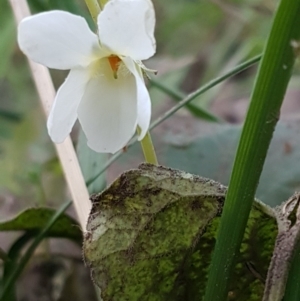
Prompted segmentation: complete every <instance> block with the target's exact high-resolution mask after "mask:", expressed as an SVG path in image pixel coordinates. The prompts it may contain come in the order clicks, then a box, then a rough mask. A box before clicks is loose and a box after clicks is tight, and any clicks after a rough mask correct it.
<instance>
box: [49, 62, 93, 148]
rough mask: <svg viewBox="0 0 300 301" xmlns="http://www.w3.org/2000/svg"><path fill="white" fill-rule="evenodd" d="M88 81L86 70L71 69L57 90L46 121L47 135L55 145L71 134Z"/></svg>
mask: <svg viewBox="0 0 300 301" xmlns="http://www.w3.org/2000/svg"><path fill="white" fill-rule="evenodd" d="M88 79H89V74H88V72H87V70H86V69H83V68H78V69H72V70H71V71H70V73H69V75H68V77H67V78H66V80H65V82H64V83H63V85H62V86H61V87H60V88H59V90H58V92H57V95H56V97H55V101H54V104H53V106H52V108H51V112H50V114H49V117H48V121H47V127H48V132H49V135H50V137H51V139H52V140H53V141H54V142H55V143H61V142H63V141H64V140H65V138H66V137H67V136H68V135H69V133H70V132H71V130H72V127H73V125H74V123H75V121H76V119H77V110H78V106H79V103H80V101H81V99H82V96H83V94H84V91H85V87H86V84H87V82H88Z"/></svg>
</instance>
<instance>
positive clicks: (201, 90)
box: [86, 55, 261, 186]
mask: <svg viewBox="0 0 300 301" xmlns="http://www.w3.org/2000/svg"><path fill="white" fill-rule="evenodd" d="M260 59H261V55H258V56H255V57H253V58H251V59H250V60H248V61H246V62H243V63H241V64H240V65H238V66H236V67H234V68H233V69H232V70H230V71H228V72H226V73H225V74H224V75H222V76H220V77H217V78H215V79H213V80H211V81H210V82H208V83H207V84H205V85H204V86H202V87H201V88H199V89H198V90H196V91H195V92H193V93H191V94H189V95H188V96H187V97H186V98H184V99H182V100H181V101H180V102H179V103H178V104H177V105H176V106H174V107H173V108H171V109H170V110H168V111H167V112H165V113H164V114H162V116H160V117H159V118H157V119H156V120H155V121H154V122H152V123H151V125H150V128H149V130H152V129H154V128H155V127H157V126H158V125H160V124H161V123H162V122H164V121H165V120H166V119H168V118H169V117H170V116H172V115H173V114H174V113H175V112H177V111H178V110H179V109H181V108H182V107H184V106H185V105H186V104H188V103H190V102H191V101H192V100H194V99H195V98H196V97H198V96H199V95H201V94H203V93H204V92H206V91H208V90H209V89H211V88H213V87H215V86H216V85H218V84H220V83H222V82H223V81H224V80H226V79H228V78H230V77H231V76H233V75H236V74H238V73H240V72H242V71H244V70H246V69H247V68H249V67H250V66H252V65H254V64H256V63H257V62H259V60H260ZM136 141H137V137H135V138H133V140H132V141H131V143H130V144H129V145H128V148H129V147H131V146H132V145H133V144H134V143H136ZM122 154H123V152H122V151H119V152H118V153H116V154H114V155H113V156H112V157H111V158H110V159H109V160H108V161H107V162H106V164H105V165H104V166H103V167H102V169H101V170H100V171H99V172H98V174H96V175H95V176H94V177H93V178H91V179H89V180H88V181H87V182H86V185H87V186H89V185H91V184H92V183H93V182H94V181H95V180H96V179H97V178H98V177H99V176H100V175H101V174H102V173H103V172H104V171H105V170H106V169H107V168H108V167H109V166H110V165H111V164H112V163H113V162H115V161H116V160H117V159H118V158H119V157H120V156H121V155H122Z"/></svg>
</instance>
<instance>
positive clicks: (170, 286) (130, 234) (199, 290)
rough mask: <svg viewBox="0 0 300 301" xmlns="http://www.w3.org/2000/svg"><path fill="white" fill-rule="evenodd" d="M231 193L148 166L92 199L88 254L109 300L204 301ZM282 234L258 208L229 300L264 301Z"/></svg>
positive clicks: (264, 210) (259, 205)
mask: <svg viewBox="0 0 300 301" xmlns="http://www.w3.org/2000/svg"><path fill="white" fill-rule="evenodd" d="M225 193H226V187H224V186H222V185H221V184H219V183H217V182H214V181H212V180H209V179H205V178H201V177H199V176H194V175H191V174H188V173H185V172H181V171H178V170H174V169H169V168H165V167H162V166H153V165H149V164H143V165H141V166H140V168H139V169H137V170H131V171H128V172H125V173H124V174H122V175H121V176H120V177H119V178H118V179H117V180H116V181H115V182H114V183H113V184H112V185H111V186H110V187H109V188H108V189H107V190H106V191H104V192H103V193H101V194H98V195H95V196H94V197H93V208H92V211H91V215H90V217H89V221H88V226H87V230H88V232H87V233H86V235H85V238H84V255H85V259H86V262H87V263H88V264H89V266H90V267H91V271H92V277H93V279H94V281H95V283H97V284H98V286H99V287H100V288H101V291H102V298H103V300H104V301H125V300H130V301H138V300H149V301H156V300H157V301H160V300H164V301H165V300H175V301H176V300H178V301H179V300H187V301H190V300H191V301H192V300H200V298H201V296H203V294H204V288H205V283H206V276H207V270H208V265H209V263H210V259H211V254H212V250H213V247H214V243H215V237H216V229H217V227H218V223H219V219H220V214H221V211H222V206H223V202H224V197H225ZM276 233H277V226H276V221H275V218H274V215H273V211H272V209H270V208H269V207H267V206H265V205H263V204H262V203H259V202H255V204H254V205H253V209H252V211H251V216H250V220H249V222H248V226H247V230H246V233H245V237H244V240H243V244H242V246H241V254H240V255H239V256H238V260H237V265H236V269H235V273H234V276H233V279H232V282H231V287H230V293H229V297H228V300H238V301H243V300H245V301H246V300H247V301H249V300H257V301H258V300H261V297H262V294H263V287H264V279H265V276H266V273H267V267H268V263H269V261H270V257H271V254H272V249H273V246H274V241H275V237H276Z"/></svg>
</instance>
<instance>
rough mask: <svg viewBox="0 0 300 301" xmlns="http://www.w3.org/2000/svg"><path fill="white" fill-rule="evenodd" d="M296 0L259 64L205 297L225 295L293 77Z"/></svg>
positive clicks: (283, 9)
mask: <svg viewBox="0 0 300 301" xmlns="http://www.w3.org/2000/svg"><path fill="white" fill-rule="evenodd" d="M299 15H300V1H299V0H282V1H281V2H280V5H279V7H278V10H277V12H276V15H275V19H274V21H273V25H272V29H271V33H270V36H269V38H268V41H267V44H266V47H265V50H264V55H263V59H262V61H261V64H260V68H259V71H258V75H257V78H256V81H255V86H254V89H253V92H252V96H251V103H250V106H249V110H248V114H247V117H246V120H245V124H244V127H243V131H242V134H241V139H240V142H239V146H238V150H237V154H236V157H235V162H234V166H233V171H232V175H231V179H230V183H229V188H228V192H227V195H226V200H225V204H224V208H223V213H222V218H221V222H220V227H219V230H218V234H217V239H216V246H215V251H214V253H213V258H212V263H211V266H210V270H209V274H208V282H207V286H206V293H205V296H204V301H212V300H214V301H223V300H226V299H227V292H228V286H229V284H230V277H231V274H232V271H233V268H234V266H235V255H236V254H237V253H238V252H239V248H240V244H241V241H242V238H243V234H244V231H245V227H246V223H247V220H248V216H249V213H250V210H251V205H252V202H253V199H254V195H255V191H256V187H257V184H258V181H259V177H260V174H261V171H262V168H263V164H264V161H265V158H266V154H267V150H268V148H269V144H270V141H271V139H272V135H273V132H274V129H275V126H276V123H277V121H278V117H279V111H280V107H281V104H282V101H283V98H284V94H285V92H286V88H287V85H288V82H289V80H290V77H291V73H292V68H293V65H294V62H295V56H296V55H295V51H294V49H293V47H292V45H291V42H292V41H296V40H298V39H299V37H300V30H299V28H300V18H299Z"/></svg>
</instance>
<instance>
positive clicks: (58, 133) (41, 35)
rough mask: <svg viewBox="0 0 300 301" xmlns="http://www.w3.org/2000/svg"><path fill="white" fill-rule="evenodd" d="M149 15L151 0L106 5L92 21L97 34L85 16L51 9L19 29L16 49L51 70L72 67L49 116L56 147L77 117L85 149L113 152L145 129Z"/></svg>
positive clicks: (123, 0) (152, 21) (150, 34)
mask: <svg viewBox="0 0 300 301" xmlns="http://www.w3.org/2000/svg"><path fill="white" fill-rule="evenodd" d="M154 26H155V14H154V9H153V5H152V2H151V1H150V0H110V1H109V2H108V3H107V4H106V5H105V7H104V9H103V11H102V12H101V13H100V14H99V16H98V36H97V35H96V34H94V33H93V32H92V31H91V30H90V29H89V27H88V25H87V23H86V21H85V19H84V18H82V17H79V16H75V15H73V14H70V13H68V12H63V11H51V12H45V13H40V14H37V15H35V16H31V17H28V18H25V19H24V20H23V21H22V22H21V23H20V25H19V30H18V42H19V45H20V48H21V50H22V51H23V52H24V53H25V54H26V55H27V56H28V57H29V58H30V59H31V60H33V61H35V62H37V63H40V64H43V65H45V66H47V67H49V68H54V69H62V70H65V69H71V70H70V73H69V75H68V77H67V78H66V80H65V82H64V84H63V85H62V86H61V87H60V89H59V90H58V92H57V95H56V98H55V101H54V104H53V107H52V109H51V112H50V115H49V118H48V123H47V126H48V132H49V135H50V137H51V139H52V140H53V141H54V142H56V143H61V142H63V141H64V139H65V138H66V137H67V135H68V134H69V133H70V131H71V129H72V127H73V125H74V123H75V121H76V119H77V118H78V119H79V122H80V124H81V126H82V128H83V131H84V133H85V135H86V137H87V140H88V145H89V147H90V148H92V149H93V150H95V151H98V152H110V153H115V152H116V151H118V150H119V149H121V148H122V147H124V146H125V145H126V144H127V142H128V141H129V140H130V138H131V137H132V135H133V134H134V132H135V131H136V127H137V125H138V126H139V127H140V128H141V134H140V136H139V139H142V138H143V137H144V136H145V134H146V132H147V130H148V127H149V123H150V117H151V102H150V97H149V93H148V91H147V89H146V86H145V83H144V79H143V74H142V68H143V65H142V63H141V60H145V59H148V58H149V57H151V56H152V55H153V54H154V53H155V47H156V45H155V39H154Z"/></svg>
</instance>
